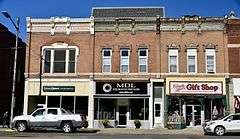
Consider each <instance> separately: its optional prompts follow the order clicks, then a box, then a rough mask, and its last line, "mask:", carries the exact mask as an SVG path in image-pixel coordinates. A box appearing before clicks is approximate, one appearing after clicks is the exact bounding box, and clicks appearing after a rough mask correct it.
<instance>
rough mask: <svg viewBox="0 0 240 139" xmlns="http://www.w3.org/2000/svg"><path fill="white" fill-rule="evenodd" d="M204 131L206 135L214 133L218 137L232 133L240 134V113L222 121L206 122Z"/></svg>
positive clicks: (226, 117)
mask: <svg viewBox="0 0 240 139" xmlns="http://www.w3.org/2000/svg"><path fill="white" fill-rule="evenodd" d="M203 129H204V133H205V134H207V133H213V134H216V135H218V136H222V135H224V134H225V133H230V132H240V113H238V114H230V115H228V116H225V117H223V118H222V119H220V120H212V121H209V122H206V123H205V125H204V126H203Z"/></svg>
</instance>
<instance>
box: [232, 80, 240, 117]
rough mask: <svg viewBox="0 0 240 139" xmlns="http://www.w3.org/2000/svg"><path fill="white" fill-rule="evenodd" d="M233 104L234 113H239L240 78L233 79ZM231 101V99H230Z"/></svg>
mask: <svg viewBox="0 0 240 139" xmlns="http://www.w3.org/2000/svg"><path fill="white" fill-rule="evenodd" d="M232 81H233V88H232V89H233V96H234V98H233V100H234V102H233V104H234V110H235V113H240V78H233V79H232ZM230 99H232V98H230Z"/></svg>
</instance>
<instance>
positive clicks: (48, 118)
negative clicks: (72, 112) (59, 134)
mask: <svg viewBox="0 0 240 139" xmlns="http://www.w3.org/2000/svg"><path fill="white" fill-rule="evenodd" d="M57 116H58V110H57V109H51V108H49V109H47V114H46V115H45V122H46V126H51V127H56V126H57V122H58V118H57Z"/></svg>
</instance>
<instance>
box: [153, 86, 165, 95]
mask: <svg viewBox="0 0 240 139" xmlns="http://www.w3.org/2000/svg"><path fill="white" fill-rule="evenodd" d="M162 91H163V89H162V87H160V86H154V90H153V93H154V98H162V93H163V92H162Z"/></svg>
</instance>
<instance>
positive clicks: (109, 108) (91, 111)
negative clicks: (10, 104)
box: [24, 7, 230, 128]
mask: <svg viewBox="0 0 240 139" xmlns="http://www.w3.org/2000/svg"><path fill="white" fill-rule="evenodd" d="M139 13H140V14H139ZM225 21H226V19H224V18H221V17H216V18H215V17H204V18H203V17H200V16H184V17H181V18H166V17H165V12H164V8H162V7H140V8H136V7H135V8H134V7H133V8H122V7H119V8H93V10H92V16H91V17H90V18H86V19H85V18H67V17H66V18H51V19H31V18H28V19H27V22H28V39H29V40H28V43H29V47H28V50H27V56H26V57H27V61H26V62H27V64H26V77H27V79H26V82H25V88H26V90H25V102H24V104H25V105H24V112H25V113H29V112H31V111H32V110H33V109H34V108H35V107H37V104H39V103H41V104H46V105H47V106H55V107H63V108H66V109H69V110H71V111H72V112H74V113H80V114H86V115H88V121H89V126H90V127H95V128H102V127H103V125H102V124H101V121H102V120H105V119H107V120H109V121H110V125H111V126H113V127H130V128H132V127H134V120H135V119H139V120H140V121H141V123H142V128H153V127H159V126H166V125H167V124H168V123H172V122H180V121H183V122H184V123H186V124H187V125H188V126H196V125H200V124H201V123H203V122H204V120H209V119H214V118H216V116H222V115H224V113H225V111H229V109H230V108H229V102H228V101H227V100H228V95H227V94H228V91H227V89H226V78H228V69H229V68H228V51H227V50H228V49H227V34H226V28H225ZM40 73H42V74H40Z"/></svg>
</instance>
